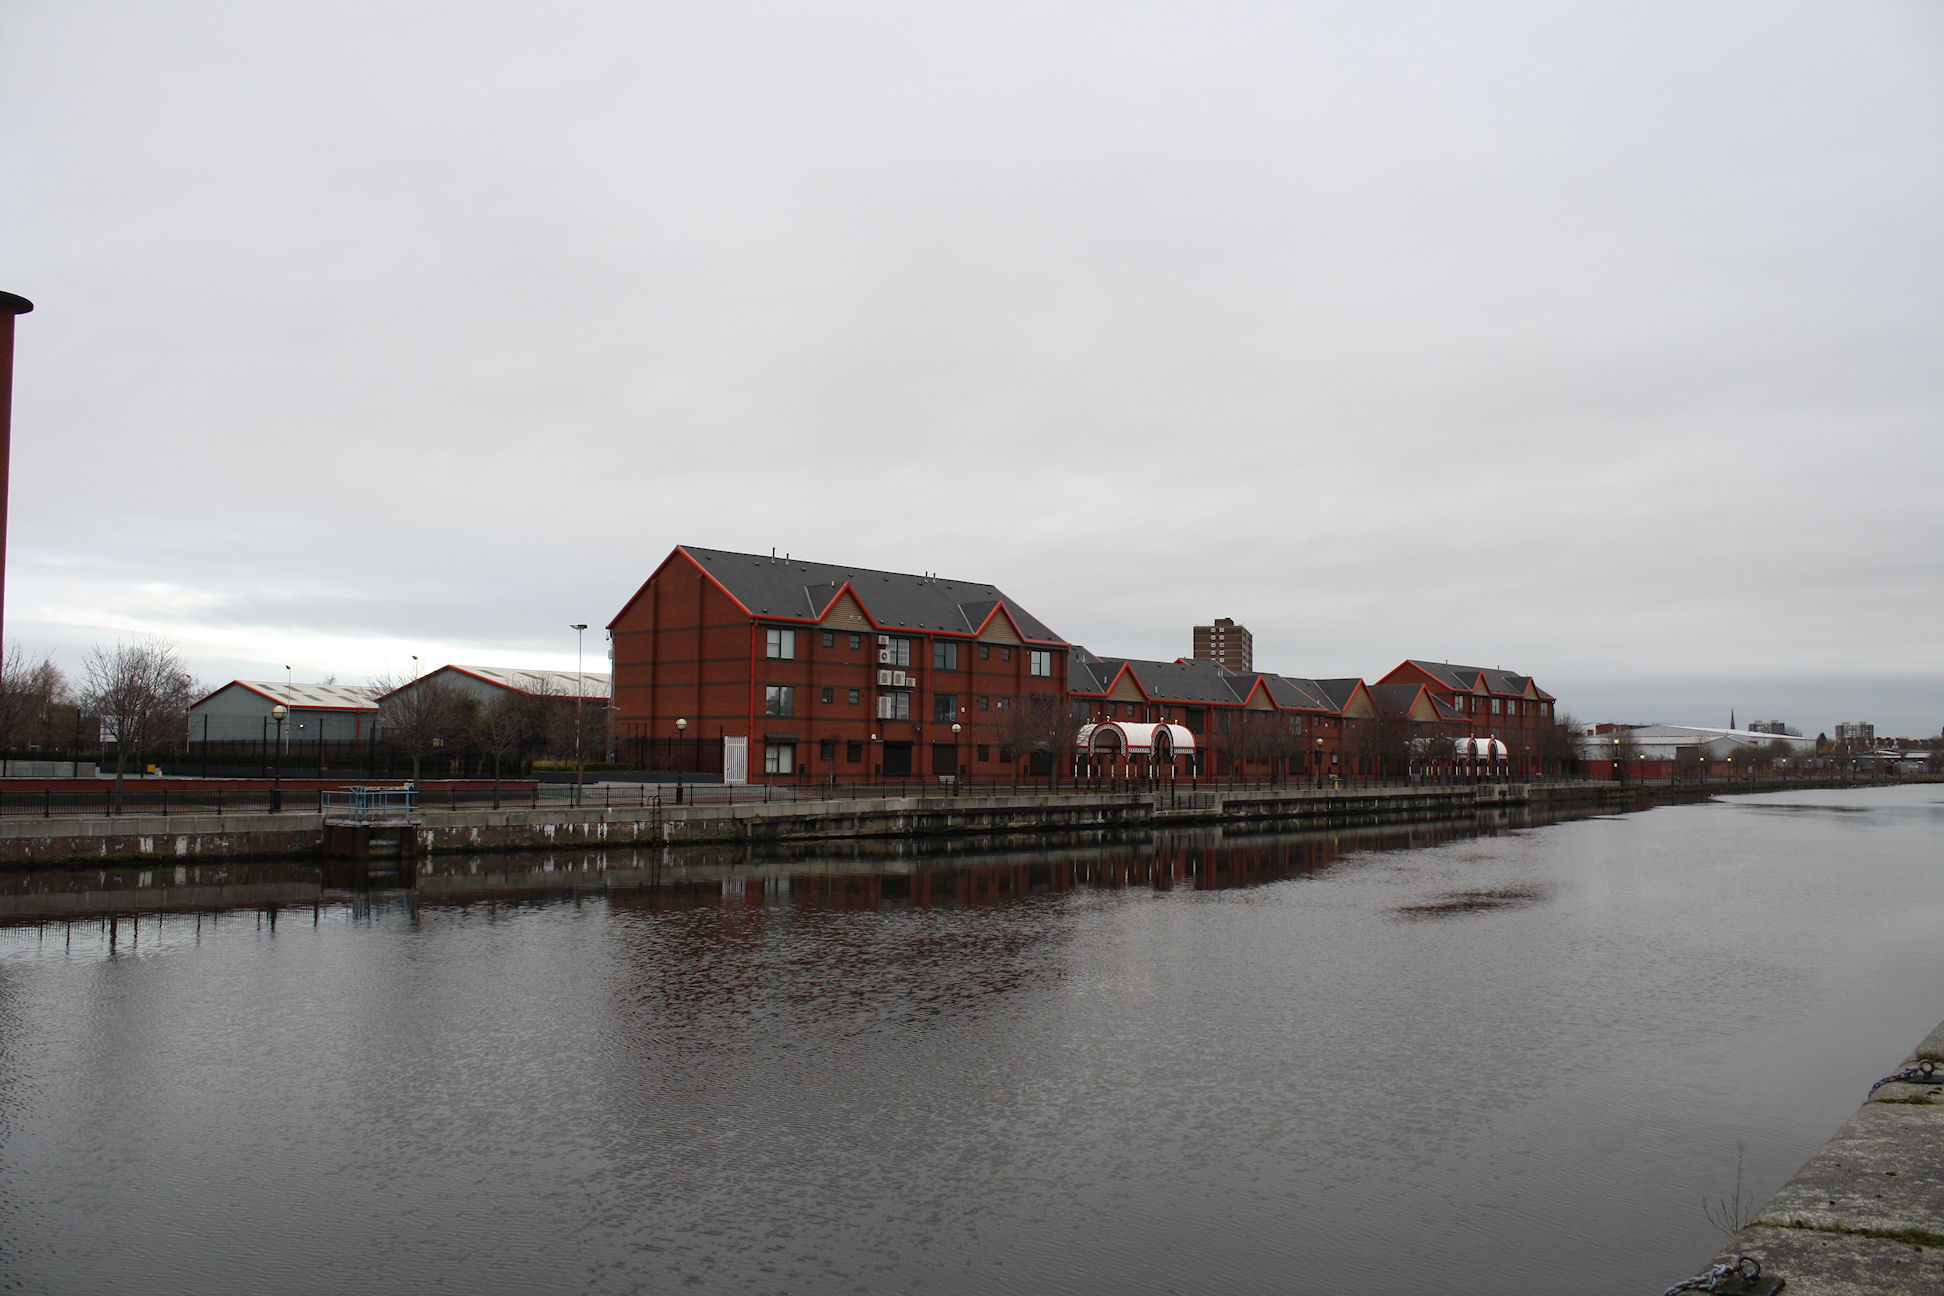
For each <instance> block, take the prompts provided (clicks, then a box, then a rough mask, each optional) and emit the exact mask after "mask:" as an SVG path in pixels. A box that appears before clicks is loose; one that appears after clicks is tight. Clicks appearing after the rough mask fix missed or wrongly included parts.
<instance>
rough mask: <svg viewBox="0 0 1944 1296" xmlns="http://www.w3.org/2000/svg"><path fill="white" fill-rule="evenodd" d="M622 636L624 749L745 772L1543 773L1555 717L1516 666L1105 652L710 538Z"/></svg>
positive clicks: (933, 585) (1011, 612)
mask: <svg viewBox="0 0 1944 1296" xmlns="http://www.w3.org/2000/svg"><path fill="white" fill-rule="evenodd" d="M608 629H609V631H610V634H611V636H612V639H613V649H612V651H613V657H614V665H613V675H614V695H613V696H614V706H615V711H616V718H617V731H618V736H619V737H620V738H621V739H622V740H623V742H624V743H626V742H627V741H628V740H629V739H630V738H633V739H637V740H642V739H646V740H651V741H653V742H654V743H656V744H669V743H671V741H672V740H674V739H676V737H677V735H678V733H679V734H681V735H683V737H684V739H685V740H686V741H689V742H691V743H694V742H696V741H697V740H701V741H704V742H707V743H708V744H709V749H708V753H707V761H706V764H699V765H697V766H692V768H700V769H705V770H706V771H707V772H709V773H714V772H715V771H716V770H717V769H718V768H720V769H721V770H722V772H723V774H724V776H725V777H727V778H729V779H732V780H736V779H742V778H747V779H749V780H750V781H754V782H761V781H766V780H779V781H783V780H787V781H792V782H794V781H799V780H804V779H812V780H822V779H825V778H834V779H837V780H839V781H842V780H844V779H848V778H856V779H877V778H903V777H907V776H911V777H919V778H927V779H929V778H935V777H940V776H952V775H956V776H964V777H971V778H977V779H998V778H1004V777H1007V776H1009V775H1015V774H1021V773H1024V774H1032V775H1042V774H1047V773H1055V772H1056V773H1057V774H1058V776H1059V777H1061V778H1067V777H1070V776H1077V777H1081V778H1127V777H1154V776H1161V777H1168V776H1173V777H1183V776H1204V777H1206V776H1220V777H1238V778H1245V779H1262V778H1279V779H1280V778H1287V779H1305V778H1316V779H1319V780H1321V779H1324V778H1330V779H1339V778H1352V779H1354V778H1399V777H1403V776H1405V775H1407V774H1408V775H1414V776H1418V777H1430V778H1442V777H1456V778H1527V777H1532V776H1534V775H1536V774H1539V773H1542V772H1544V771H1542V769H1541V753H1542V752H1544V751H1545V750H1546V749H1547V748H1546V744H1545V743H1543V742H1542V741H1541V740H1540V735H1541V733H1542V731H1545V730H1547V729H1549V728H1550V727H1551V725H1552V722H1553V698H1552V696H1551V695H1550V694H1548V693H1546V692H1544V691H1543V690H1541V689H1540V688H1539V687H1538V686H1537V685H1536V684H1534V683H1533V681H1532V680H1531V679H1530V678H1528V677H1527V676H1524V675H1518V674H1514V673H1512V672H1510V671H1504V670H1497V669H1493V670H1486V669H1484V668H1482V667H1475V666H1455V665H1452V664H1451V663H1448V662H1427V661H1418V660H1410V661H1406V662H1404V663H1403V664H1402V665H1400V666H1398V667H1397V669H1395V670H1393V671H1391V672H1390V674H1388V675H1386V676H1384V678H1383V679H1382V680H1380V681H1378V682H1377V683H1376V684H1367V683H1365V682H1364V681H1363V680H1361V679H1306V678H1300V677H1294V676H1287V675H1278V674H1273V673H1270V672H1264V671H1255V670H1234V669H1230V668H1229V667H1228V666H1225V665H1223V664H1221V663H1220V662H1217V661H1210V660H1200V659H1177V660H1175V661H1143V660H1136V659H1132V658H1117V657H1099V656H1095V655H1094V654H1093V653H1090V652H1088V651H1087V650H1086V649H1085V648H1083V647H1080V646H1079V645H1075V644H1069V643H1067V642H1066V641H1065V640H1063V639H1061V638H1060V637H1059V636H1058V635H1056V634H1055V633H1053V631H1052V630H1050V629H1048V628H1047V626H1046V624H1045V623H1044V622H1042V621H1040V620H1039V619H1038V618H1037V617H1035V616H1033V615H1032V614H1031V613H1029V612H1027V611H1025V610H1024V609H1023V608H1021V607H1020V606H1019V605H1018V604H1017V603H1015V602H1013V601H1012V600H1011V599H1009V598H1008V597H1007V596H1006V595H1005V594H1004V593H1003V592H1001V591H1000V590H999V589H998V588H997V587H995V586H992V585H985V584H976V583H973V582H968V581H953V580H945V579H942V578H939V577H936V576H913V575H909V574H904V573H898V572H884V571H872V570H867V569H864V568H856V567H842V566H835V565H832V564H829V563H813V562H805V561H802V560H800V559H794V558H790V557H787V556H786V557H782V558H778V557H775V556H773V555H770V556H765V555H762V554H740V553H729V552H725V551H722V550H714V549H700V548H695V547H691V546H679V547H677V548H676V549H675V550H674V552H672V553H671V554H670V555H669V556H668V558H667V559H666V560H664V561H663V563H662V564H661V566H660V567H658V568H657V569H656V570H655V573H654V574H653V575H652V576H650V577H649V578H648V580H647V582H646V583H645V584H644V585H642V587H641V589H640V590H638V591H637V592H636V593H635V595H634V597H633V598H632V599H630V600H629V601H628V604H627V606H625V607H624V608H622V610H621V611H620V613H619V614H618V615H617V616H616V617H615V618H614V620H613V621H612V622H611V623H610V624H609V626H608ZM684 722H685V723H684ZM678 726H679V727H678ZM718 740H720V741H721V743H722V744H723V747H722V757H721V764H720V765H719V766H718V765H717V764H716V761H715V748H714V743H715V742H716V741H718ZM664 750H668V748H664ZM676 750H679V747H677V748H676ZM663 768H666V766H663Z"/></svg>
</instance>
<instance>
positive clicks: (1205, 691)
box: [1067, 653, 1255, 706]
mask: <svg viewBox="0 0 1944 1296" xmlns="http://www.w3.org/2000/svg"><path fill="white" fill-rule="evenodd" d="M1076 655H1077V654H1076ZM1122 666H1131V667H1133V669H1134V678H1136V679H1137V680H1139V681H1140V683H1141V687H1142V688H1143V689H1145V690H1146V691H1147V694H1148V696H1149V697H1151V698H1155V699H1157V700H1160V701H1164V702H1209V703H1228V704H1229V705H1231V706H1232V705H1234V704H1235V703H1237V702H1240V701H1242V700H1243V699H1245V698H1247V697H1248V696H1249V689H1250V687H1251V686H1252V685H1254V683H1255V676H1254V675H1238V674H1236V673H1235V672H1234V671H1232V670H1228V669H1227V668H1225V667H1222V666H1218V665H1216V664H1215V663H1214V662H1212V661H1198V660H1194V659H1192V658H1191V659H1188V660H1183V661H1169V662H1164V661H1144V660H1142V659H1140V658H1137V657H1094V656H1093V655H1092V654H1091V653H1090V654H1088V662H1087V669H1088V671H1089V672H1090V674H1091V675H1092V676H1093V678H1094V679H1096V680H1097V681H1098V683H1097V684H1096V685H1095V686H1094V687H1093V688H1090V689H1083V688H1081V687H1079V686H1078V685H1076V684H1075V683H1074V673H1073V660H1072V658H1071V657H1069V659H1068V661H1067V688H1068V690H1069V691H1070V692H1074V693H1081V692H1087V693H1104V692H1106V691H1107V689H1108V688H1110V687H1112V685H1113V683H1114V676H1116V675H1118V674H1119V673H1120V668H1121V667H1122Z"/></svg>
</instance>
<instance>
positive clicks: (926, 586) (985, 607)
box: [681, 545, 1066, 644]
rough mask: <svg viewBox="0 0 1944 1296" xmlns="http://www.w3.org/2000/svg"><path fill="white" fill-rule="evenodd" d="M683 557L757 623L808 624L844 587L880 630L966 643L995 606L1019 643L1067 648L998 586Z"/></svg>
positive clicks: (790, 563)
mask: <svg viewBox="0 0 1944 1296" xmlns="http://www.w3.org/2000/svg"><path fill="white" fill-rule="evenodd" d="M681 549H682V552H683V553H686V554H687V555H688V556H689V557H690V558H692V559H694V560H695V562H696V563H697V565H699V566H700V567H701V568H702V570H704V571H706V572H708V573H709V574H710V575H711V576H713V577H715V578H716V580H718V581H720V582H721V583H722V587H723V588H724V589H726V590H728V591H729V593H730V594H732V595H734V596H735V598H736V599H737V601H739V602H740V603H741V604H742V605H743V606H744V607H746V608H748V609H749V610H750V612H751V613H752V614H753V615H755V616H758V617H765V616H773V617H791V618H794V619H797V620H803V621H814V620H815V619H817V618H818V617H819V616H821V615H823V612H824V610H825V609H826V608H828V607H829V606H830V601H831V600H832V599H834V598H836V597H837V592H838V591H839V590H841V589H842V588H843V587H844V585H845V583H846V582H848V583H849V584H850V587H851V588H852V589H853V590H855V591H856V592H857V598H858V601H859V602H860V603H862V604H863V605H864V607H865V609H866V610H867V611H869V612H870V614H871V617H872V618H873V619H874V620H875V621H876V622H877V623H878V624H879V625H881V626H885V627H895V628H897V629H901V630H936V631H942V632H944V633H947V634H965V635H969V634H972V633H974V632H975V631H977V630H978V628H979V626H980V624H981V623H983V622H984V620H985V619H986V616H987V615H988V614H989V613H990V612H991V611H992V609H993V608H994V607H995V606H996V605H998V604H1000V603H1004V604H1005V605H1006V611H1007V612H1009V613H1011V614H1012V619H1013V620H1014V622H1016V623H1017V624H1018V626H1019V633H1020V634H1021V635H1022V636H1023V637H1025V638H1027V639H1030V640H1035V641H1038V642H1042V643H1054V644H1062V643H1065V642H1066V641H1065V640H1063V639H1061V638H1060V636H1059V635H1057V634H1055V633H1054V632H1053V631H1052V630H1051V629H1050V628H1048V627H1047V625H1046V623H1045V622H1043V621H1041V620H1040V619H1039V618H1038V617H1036V616H1034V615H1033V614H1032V613H1030V612H1028V611H1026V610H1025V609H1024V608H1022V607H1020V606H1019V604H1018V603H1016V602H1014V601H1013V600H1012V599H1010V598H1007V597H1006V595H1005V593H1004V591H1002V590H1000V589H999V588H998V587H997V586H996V585H985V584H980V583H978V582H975V581H961V580H946V579H944V578H943V577H935V576H913V575H911V574H909V573H907V572H886V571H874V570H872V569H871V568H868V567H843V566H838V565H835V564H832V563H818V562H807V561H805V560H803V559H801V558H772V557H770V556H769V555H768V554H743V553H730V552H728V551H726V550H722V549H698V548H695V547H693V546H691V545H683V546H681Z"/></svg>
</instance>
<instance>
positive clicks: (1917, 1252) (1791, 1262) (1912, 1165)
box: [1709, 1025, 1944, 1296]
mask: <svg viewBox="0 0 1944 1296" xmlns="http://www.w3.org/2000/svg"><path fill="white" fill-rule="evenodd" d="M1927 1061H1928V1062H1933V1063H1939V1064H1940V1066H1939V1067H1938V1068H1937V1069H1936V1070H1935V1072H1934V1073H1933V1074H1930V1075H1929V1076H1924V1075H1923V1074H1922V1072H1921V1070H1920V1064H1921V1063H1923V1062H1927ZM1911 1073H1916V1074H1917V1076H1918V1082H1911V1081H1892V1082H1891V1083H1889V1084H1886V1085H1883V1086H1882V1087H1880V1088H1879V1089H1877V1090H1876V1092H1874V1093H1873V1094H1871V1095H1870V1097H1869V1098H1868V1099H1867V1100H1866V1101H1865V1102H1864V1103H1863V1106H1862V1107H1861V1108H1859V1109H1858V1110H1857V1113H1856V1114H1855V1115H1854V1116H1852V1117H1850V1118H1849V1121H1848V1122H1847V1123H1846V1124H1844V1125H1843V1127H1842V1128H1841V1129H1839V1130H1837V1131H1836V1133H1835V1135H1834V1136H1833V1137H1832V1138H1831V1139H1830V1140H1829V1142H1827V1143H1825V1144H1824V1145H1823V1147H1822V1150H1821V1151H1819V1152H1817V1153H1816V1155H1815V1156H1813V1157H1811V1158H1809V1163H1808V1164H1807V1165H1805V1166H1803V1167H1802V1169H1801V1170H1798V1171H1797V1172H1796V1176H1795V1178H1793V1179H1791V1180H1790V1181H1789V1182H1788V1183H1786V1184H1784V1185H1783V1186H1782V1188H1781V1190H1780V1191H1779V1192H1777V1193H1776V1194H1775V1196H1774V1197H1772V1198H1770V1199H1769V1201H1768V1204H1767V1205H1765V1206H1764V1207H1762V1209H1761V1210H1760V1211H1759V1212H1758V1213H1757V1214H1756V1215H1755V1216H1754V1218H1753V1219H1752V1220H1750V1221H1749V1224H1748V1227H1747V1228H1745V1229H1743V1230H1742V1231H1741V1232H1740V1233H1738V1234H1736V1235H1735V1238H1734V1240H1733V1241H1732V1242H1731V1243H1730V1244H1729V1245H1728V1246H1727V1247H1726V1248H1725V1249H1724V1250H1723V1251H1722V1252H1721V1254H1719V1255H1717V1256H1716V1257H1715V1258H1714V1259H1713V1260H1712V1261H1710V1262H1709V1265H1710V1266H1712V1265H1719V1264H1732V1263H1734V1262H1735V1261H1736V1260H1737V1259H1738V1258H1739V1257H1741V1256H1749V1257H1752V1258H1753V1259H1754V1260H1755V1261H1757V1262H1758V1263H1760V1265H1761V1267H1762V1272H1761V1276H1762V1279H1763V1280H1765V1281H1766V1280H1770V1279H1775V1278H1779V1279H1781V1280H1782V1282H1783V1284H1784V1285H1783V1287H1782V1291H1783V1292H1784V1296H1918V1294H1919V1293H1921V1294H1922V1296H1936V1294H1937V1293H1939V1292H1944V1025H1940V1026H1939V1027H1938V1028H1937V1029H1936V1030H1934V1031H1932V1032H1931V1033H1930V1035H1929V1036H1928V1037H1927V1038H1926V1039H1925V1040H1924V1042H1923V1043H1922V1044H1920V1045H1918V1046H1917V1048H1916V1050H1915V1051H1914V1052H1913V1053H1911V1054H1910V1056H1909V1057H1907V1058H1905V1059H1904V1060H1903V1061H1902V1062H1901V1063H1899V1064H1898V1066H1897V1067H1896V1069H1895V1071H1894V1072H1893V1074H1911ZM1750 1289H1751V1288H1748V1287H1746V1286H1735V1285H1733V1284H1724V1285H1722V1286H1721V1287H1720V1288H1719V1290H1721V1291H1724V1292H1728V1291H1740V1290H1750ZM1764 1289H1765V1288H1763V1287H1760V1286H1758V1287H1755V1288H1752V1290H1764Z"/></svg>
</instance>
